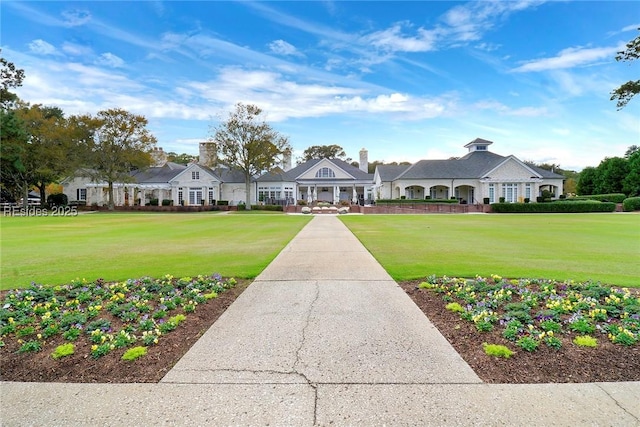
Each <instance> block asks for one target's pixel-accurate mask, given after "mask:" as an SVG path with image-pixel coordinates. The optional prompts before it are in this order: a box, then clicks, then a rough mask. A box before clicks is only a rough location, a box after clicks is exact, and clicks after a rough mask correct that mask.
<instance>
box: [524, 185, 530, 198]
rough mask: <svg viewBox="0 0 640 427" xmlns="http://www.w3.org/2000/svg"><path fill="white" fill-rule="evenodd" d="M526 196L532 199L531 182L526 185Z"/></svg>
mask: <svg viewBox="0 0 640 427" xmlns="http://www.w3.org/2000/svg"><path fill="white" fill-rule="evenodd" d="M524 197H525V198H527V199H529V200H531V184H525V185H524Z"/></svg>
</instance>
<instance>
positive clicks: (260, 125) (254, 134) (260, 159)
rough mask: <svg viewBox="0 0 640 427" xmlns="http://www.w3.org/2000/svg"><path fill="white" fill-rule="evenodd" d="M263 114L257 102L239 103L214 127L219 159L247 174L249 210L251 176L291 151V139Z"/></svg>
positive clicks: (212, 139)
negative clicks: (267, 120) (282, 133)
mask: <svg viewBox="0 0 640 427" xmlns="http://www.w3.org/2000/svg"><path fill="white" fill-rule="evenodd" d="M261 114H262V110H261V109H260V108H259V107H257V106H255V105H251V104H247V105H245V104H242V103H238V104H236V106H235V110H234V111H232V112H230V113H229V116H228V118H227V120H226V121H223V122H221V123H220V124H218V125H217V126H212V127H211V133H212V135H211V141H212V142H214V143H215V144H216V153H217V160H216V161H217V162H218V163H219V164H223V165H225V166H227V167H229V168H234V169H237V170H239V171H241V172H242V173H243V174H244V177H245V191H246V198H245V202H246V205H245V206H246V208H247V209H251V179H252V178H253V177H255V176H257V175H258V174H259V173H261V172H264V171H268V170H270V169H271V168H273V167H274V166H275V165H277V164H281V163H282V161H283V158H284V156H288V155H290V154H291V147H290V145H289V140H288V138H287V137H285V136H283V135H281V134H280V133H278V132H277V131H276V130H274V129H273V128H272V127H271V126H270V125H269V124H268V123H267V122H265V121H264V120H263V119H262V118H261V116H260V115H261Z"/></svg>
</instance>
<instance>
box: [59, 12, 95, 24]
mask: <svg viewBox="0 0 640 427" xmlns="http://www.w3.org/2000/svg"><path fill="white" fill-rule="evenodd" d="M62 18H64V24H65V25H66V26H67V27H78V26H80V25H84V24H86V23H87V22H89V21H90V20H91V13H89V11H87V10H78V9H75V10H65V11H64V12H62Z"/></svg>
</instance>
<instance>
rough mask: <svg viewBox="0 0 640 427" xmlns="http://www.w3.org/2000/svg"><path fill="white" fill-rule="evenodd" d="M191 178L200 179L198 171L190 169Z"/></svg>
mask: <svg viewBox="0 0 640 427" xmlns="http://www.w3.org/2000/svg"><path fill="white" fill-rule="evenodd" d="M191 179H194V180H198V179H200V171H192V172H191Z"/></svg>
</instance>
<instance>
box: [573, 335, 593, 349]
mask: <svg viewBox="0 0 640 427" xmlns="http://www.w3.org/2000/svg"><path fill="white" fill-rule="evenodd" d="M573 343H574V344H575V345H577V346H580V347H597V346H598V340H597V339H595V338H593V337H590V336H589V335H580V336H577V337H575V338H574V339H573Z"/></svg>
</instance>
